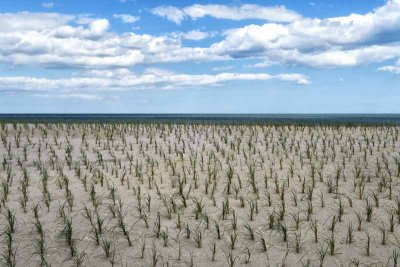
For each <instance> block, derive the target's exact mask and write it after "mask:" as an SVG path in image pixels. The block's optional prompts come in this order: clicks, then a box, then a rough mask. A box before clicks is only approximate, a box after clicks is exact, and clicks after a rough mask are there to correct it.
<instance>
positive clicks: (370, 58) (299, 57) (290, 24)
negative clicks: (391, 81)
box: [0, 0, 400, 69]
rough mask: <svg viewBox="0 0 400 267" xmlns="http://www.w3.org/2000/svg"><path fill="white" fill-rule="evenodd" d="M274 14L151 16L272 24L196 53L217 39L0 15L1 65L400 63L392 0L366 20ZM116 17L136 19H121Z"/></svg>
mask: <svg viewBox="0 0 400 267" xmlns="http://www.w3.org/2000/svg"><path fill="white" fill-rule="evenodd" d="M270 9H271V10H275V11H277V13H279V14H280V16H281V18H280V19H279V18H273V16H272V15H271V16H270V15H268V16H267V15H265V14H267V13H268V12H270ZM268 10H269V11H268V12H267V11H266V9H263V7H260V6H255V5H242V6H224V5H192V6H189V7H184V8H181V9H179V8H176V7H170V6H169V7H165V6H163V7H158V8H156V9H153V10H152V12H153V13H155V14H158V15H160V16H165V17H166V18H168V19H170V20H172V21H174V22H176V23H180V22H181V21H182V20H183V19H185V18H193V19H198V18H201V17H204V16H213V17H218V18H229V19H237V20H239V19H244V18H250V15H251V16H252V18H264V19H265V20H267V21H268V22H267V23H263V24H261V25H256V24H251V25H247V26H244V27H241V28H235V29H230V30H227V31H225V32H224V33H223V35H222V39H221V40H219V41H218V42H214V43H212V44H211V45H206V46H204V47H201V46H200V45H197V46H196V45H192V46H190V45H188V44H187V43H186V40H197V41H198V40H204V39H206V38H210V37H212V36H213V33H210V32H205V31H201V30H196V29H194V30H191V31H189V32H180V33H165V34H164V35H160V36H154V35H150V34H136V33H133V32H124V33H118V32H115V31H113V30H112V26H111V25H110V22H109V21H108V20H107V19H104V18H92V17H88V16H79V15H75V16H71V15H63V14H57V13H29V12H20V13H2V14H1V13H0V63H3V64H9V65H28V66H35V67H49V68H85V69H99V68H105V69H107V68H130V67H132V66H134V65H137V64H158V63H174V62H184V61H186V62H199V61H217V60H220V61H227V60H229V61H233V60H235V59H240V58H245V59H258V60H260V62H262V63H259V65H257V66H255V67H267V64H288V65H293V66H297V65H301V66H310V67H314V68H327V67H329V68H333V67H352V66H358V65H362V64H369V63H378V62H384V61H386V60H389V59H393V58H398V57H400V37H399V36H400V0H389V1H387V2H386V3H385V4H384V5H383V6H381V7H379V8H377V9H375V10H373V11H371V12H369V13H367V14H363V15H361V14H350V15H348V16H343V17H333V18H325V19H317V18H314V19H311V18H305V17H302V16H300V15H297V14H296V13H293V12H292V11H287V10H286V9H284V8H283V7H271V8H269V9H268ZM278 11H279V12H278ZM286 11H287V12H289V13H287V12H286ZM257 12H258V13H257ZM271 12H272V11H271ZM260 14H261V15H260ZM262 14H264V15H262ZM289 14H292V15H290V16H289ZM116 16H117V17H116V18H120V19H122V20H124V18H125V20H126V21H133V20H134V19H133V18H130V17H123V16H125V15H122V14H116ZM128 16H129V15H128ZM285 16H287V17H285ZM267 17H269V19H267ZM271 21H275V22H271ZM199 44H200V42H199Z"/></svg>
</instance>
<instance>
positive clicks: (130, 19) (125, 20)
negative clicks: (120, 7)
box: [113, 14, 140, 23]
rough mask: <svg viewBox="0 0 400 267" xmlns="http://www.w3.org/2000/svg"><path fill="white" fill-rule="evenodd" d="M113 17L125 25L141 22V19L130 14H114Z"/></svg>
mask: <svg viewBox="0 0 400 267" xmlns="http://www.w3.org/2000/svg"><path fill="white" fill-rule="evenodd" d="M113 17H114V18H116V19H120V20H121V21H122V22H123V23H135V22H136V21H138V20H140V18H139V17H137V16H132V15H129V14H114V15H113Z"/></svg>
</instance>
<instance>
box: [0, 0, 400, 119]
mask: <svg viewBox="0 0 400 267" xmlns="http://www.w3.org/2000/svg"><path fill="white" fill-rule="evenodd" d="M399 104H400V0H387V1H385V0H363V1H339V0H313V1H299V0H254V1H239V0H234V1H216V0H214V1H210V0H204V1H200V0H179V1H177V0H176V1H173V0H157V1H155V0H79V1H78V0H53V1H52V0H46V1H40V0H30V1H26V0H1V4H0V113H400V105H399Z"/></svg>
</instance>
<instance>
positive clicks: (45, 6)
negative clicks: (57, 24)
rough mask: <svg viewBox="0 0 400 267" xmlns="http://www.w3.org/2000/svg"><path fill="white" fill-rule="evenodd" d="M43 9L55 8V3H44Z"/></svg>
mask: <svg viewBox="0 0 400 267" xmlns="http://www.w3.org/2000/svg"><path fill="white" fill-rule="evenodd" d="M42 7H44V8H53V7H54V3H53V2H44V3H42Z"/></svg>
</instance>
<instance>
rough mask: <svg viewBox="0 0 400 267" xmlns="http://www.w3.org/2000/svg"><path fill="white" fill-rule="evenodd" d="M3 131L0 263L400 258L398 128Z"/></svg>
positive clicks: (337, 262)
mask: <svg viewBox="0 0 400 267" xmlns="http://www.w3.org/2000/svg"><path fill="white" fill-rule="evenodd" d="M0 132H1V139H2V143H1V144H0V160H1V162H2V164H1V166H0V182H1V183H2V186H1V189H0V203H1V204H0V205H1V214H0V218H1V220H0V222H1V223H0V233H2V235H1V236H0V249H1V254H2V256H1V260H2V262H3V263H4V265H6V266H7V265H8V266H50V265H51V266H111V265H115V266H239V265H248V266H395V263H396V262H397V259H398V256H397V254H398V253H400V250H399V245H400V240H399V219H400V199H399V198H398V197H400V195H399V179H400V177H399V170H400V154H399V152H400V146H399V145H400V140H399V128H398V127H337V126H335V127H330V126H246V125H197V124H193V125H191V124H182V125H173V124H124V125H113V124H36V125H33V124H15V125H12V124H7V125H2V128H1V130H0ZM24 188H26V194H25V195H26V200H24V197H23V196H24ZM296 202H297V203H296ZM21 203H22V204H21ZM23 204H24V205H23ZM185 205H186V206H185ZM24 206H25V208H24ZM35 206H36V209H34V207H35ZM367 206H369V209H370V210H372V213H371V214H372V215H371V218H367V217H368V216H367V210H368V208H367ZM196 207H197V209H196ZM34 210H36V211H37V214H38V217H37V218H35V216H34V215H35V212H34ZM88 214H89V215H88ZM357 214H358V215H357ZM89 217H91V218H92V219H91V220H90V218H89ZM10 218H11V221H12V218H15V223H14V224H13V227H12V226H11V225H10V223H9V220H10ZM358 218H359V219H360V220H361V221H362V224H361V226H360V228H359V219H358ZM272 219H273V221H272ZM271 221H272V222H273V223H271ZM296 221H297V222H296ZM69 222H71V224H70V225H68V223H69ZM38 223H39V224H40V225H41V229H43V231H42V232H40V230H38V227H37V225H38ZM11 224H12V223H11ZM99 225H101V226H99ZM313 225H314V226H316V228H317V240H315V231H314V230H315V227H313ZM332 225H334V227H332ZM391 225H392V226H391ZM68 226H71V227H70V228H69V229H70V230H71V228H72V230H71V231H69V232H70V233H72V235H71V236H70V238H68V234H67V233H68V231H65V230H66V229H67V230H68ZM217 227H218V228H219V231H218V230H217ZM11 228H13V230H12V231H11ZM332 228H333V229H332ZM158 229H159V230H158ZM249 229H250V230H249ZM285 229H286V238H285ZM349 229H350V230H349ZM351 229H353V230H351ZM63 230H64V231H63ZM100 232H101V233H100ZM218 232H219V233H218ZM41 233H42V234H41ZM96 233H97V235H96ZM349 233H350V234H349ZM10 236H11V237H12V241H11V242H9V241H10ZM96 236H97V240H98V243H99V244H97V241H96ZM196 240H197V241H196ZM368 240H369V242H368ZM39 241H41V242H39ZM7 243H8V245H9V246H7ZM39 244H41V246H39ZM333 244H334V245H333ZM107 247H108V249H107ZM332 247H334V248H332ZM213 248H215V253H214V256H213V253H212V251H213ZM107 254H108V255H107ZM321 258H323V260H321Z"/></svg>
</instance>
